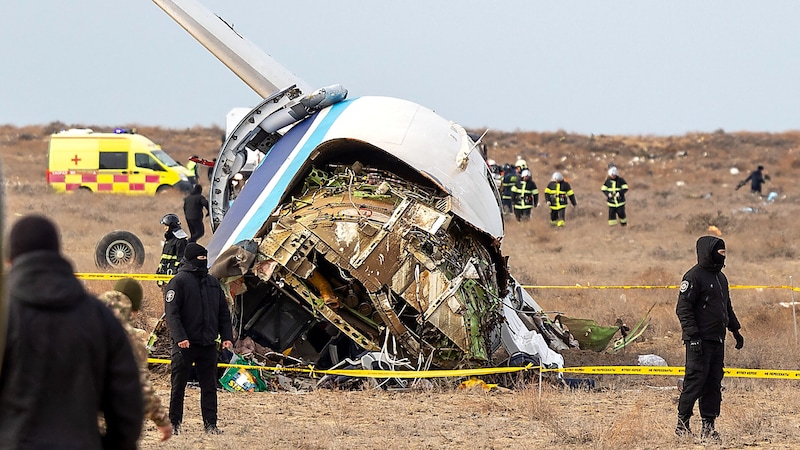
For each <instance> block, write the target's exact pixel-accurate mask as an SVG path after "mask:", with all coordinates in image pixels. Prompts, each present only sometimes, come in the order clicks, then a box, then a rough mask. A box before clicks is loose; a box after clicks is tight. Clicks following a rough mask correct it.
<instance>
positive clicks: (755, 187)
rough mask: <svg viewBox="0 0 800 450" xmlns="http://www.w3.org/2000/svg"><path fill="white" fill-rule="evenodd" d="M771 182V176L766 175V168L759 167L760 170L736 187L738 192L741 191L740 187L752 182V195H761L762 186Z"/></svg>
mask: <svg viewBox="0 0 800 450" xmlns="http://www.w3.org/2000/svg"><path fill="white" fill-rule="evenodd" d="M768 180H770V177H769V175H764V166H758V168H757V169H756V170H754V171H752V172H750V175H748V177H747V178H745V179H744V180H742V181H740V182H739V184H737V185H736V190H739V188H740V187H742V186H744V185H745V184H747V182H748V181H749V182H750V193H751V194H758V195H759V196H760V195H761V185H762V184H764V183H766V182H767V181H768Z"/></svg>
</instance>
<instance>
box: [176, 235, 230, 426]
mask: <svg viewBox="0 0 800 450" xmlns="http://www.w3.org/2000/svg"><path fill="white" fill-rule="evenodd" d="M207 254H208V252H207V251H206V249H205V248H203V246H201V245H199V244H197V243H194V242H191V243H189V244H188V245H187V246H186V253H185V254H184V258H183V261H181V265H180V268H179V269H178V273H177V275H175V276H174V277H173V278H172V280H170V281H169V283H168V284H167V290H166V293H165V294H164V302H165V304H164V310H165V311H166V315H167V323H168V324H169V334H170V338H171V339H172V364H171V368H172V377H171V381H172V391H171V392H170V399H169V418H170V421H171V422H172V427H173V430H174V434H179V433H180V432H181V431H182V430H181V422H182V421H183V399H184V395H185V391H186V382H187V380H188V378H189V368H190V367H191V366H192V363H194V364H195V368H196V369H197V379H198V381H199V382H200V409H201V411H202V415H203V426H204V427H205V431H206V433H209V434H220V433H221V431H220V430H219V428H217V377H216V366H217V344H216V340H217V337H218V336H219V337H220V340H221V341H222V346H223V347H224V348H231V346H232V344H231V341H232V340H233V329H232V326H231V313H230V310H229V309H228V302H227V300H226V299H225V294H224V293H223V292H222V288H221V287H220V285H219V281H217V279H216V278H214V277H212V276H211V275H209V274H208V266H207V265H208V260H207Z"/></svg>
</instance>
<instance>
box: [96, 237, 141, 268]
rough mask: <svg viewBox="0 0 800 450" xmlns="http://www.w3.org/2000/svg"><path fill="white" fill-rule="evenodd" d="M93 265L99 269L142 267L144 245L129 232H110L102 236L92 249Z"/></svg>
mask: <svg viewBox="0 0 800 450" xmlns="http://www.w3.org/2000/svg"><path fill="white" fill-rule="evenodd" d="M94 263H95V265H96V266H97V267H99V268H101V269H109V268H122V267H142V265H143V264H144V245H142V241H141V240H139V238H138V237H136V235H135V234H133V233H131V232H129V231H122V230H116V231H112V232H111V233H108V234H107V235H105V236H103V238H102V239H100V242H98V243H97V246H96V247H95V248H94Z"/></svg>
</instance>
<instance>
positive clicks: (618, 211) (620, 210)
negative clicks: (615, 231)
mask: <svg viewBox="0 0 800 450" xmlns="http://www.w3.org/2000/svg"><path fill="white" fill-rule="evenodd" d="M617 217H619V222H620V223H621V224H623V225H624V224H626V223H627V222H628V220H627V218H628V216H626V215H625V205H620V206H609V207H608V224H609V225H612V222H616V220H617Z"/></svg>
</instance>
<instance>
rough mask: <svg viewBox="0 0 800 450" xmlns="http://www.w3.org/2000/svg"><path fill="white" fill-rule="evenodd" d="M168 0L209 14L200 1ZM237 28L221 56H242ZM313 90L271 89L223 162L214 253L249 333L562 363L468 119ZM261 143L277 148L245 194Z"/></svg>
mask: <svg viewBox="0 0 800 450" xmlns="http://www.w3.org/2000/svg"><path fill="white" fill-rule="evenodd" d="M155 1H156V3H159V6H162V8H164V9H165V10H167V8H166V7H165V6H164V5H163V3H170V7H171V8H175V5H176V4H179V3H180V4H182V5H183V4H189V6H191V8H188V9H184V11H187V10H188V11H189V13H188V15H189V16H191V17H192V20H193V21H197V18H196V16H197V15H198V14H195V11H196V10H195V9H192V8H197V7H198V6H197V5H196V4H194V3H193V2H192V1H189V2H185V1H182V2H177V1H172V2H165V1H163V0H155ZM168 12H170V11H168ZM170 15H172V16H173V18H176V13H174V12H170ZM209 17H210V16H209ZM176 20H178V21H179V22H181V20H179V19H178V18H176ZM216 20H218V19H216ZM209 21H210V22H211V23H208V24H206V25H205V28H204V29H205V30H208V29H214V27H218V25H219V24H215V23H213V21H214V19H209ZM200 22H202V21H200ZM181 24H182V25H183V26H184V27H185V28H187V30H190V32H191V33H192V34H193V35H195V37H197V38H198V40H201V42H203V40H202V39H201V37H198V35H202V34H203V33H197V32H193V31H191V29H190V28H191V27H190V26H187V25H186V24H184V23H182V22H181ZM195 25H196V24H194V23H193V24H192V26H195ZM225 32H226V27H222V28H220V29H218V30H217V31H216V34H214V33H212V34H214V35H215V39H218V40H219V41H224V38H219V37H218V35H219V34H224V33H225ZM230 32H231V33H232V30H230ZM234 34H235V33H234ZM236 36H237V37H236V38H234V41H235V42H234V45H233V48H223V49H222V50H220V49H219V48H220V46H219V45H216V48H217V49H216V50H212V52H214V53H215V54H217V53H219V52H221V53H223V54H226V55H228V56H230V54H233V55H238V54H240V53H239V52H237V50H236V46H237V45H238V44H237V42H238V41H236V39H241V37H240V36H238V35H236ZM215 43H216V44H218V42H215ZM215 43H212V44H207V43H204V45H206V47H208V48H209V49H212V47H215V45H213V44H215ZM222 47H224V46H222ZM218 57H219V55H218ZM220 59H221V60H223V62H224V61H225V58H223V57H220ZM226 64H228V63H226ZM228 65H229V67H231V65H230V64H228ZM255 66H257V64H253V63H251V64H250V66H249V67H255ZM232 69H233V67H232ZM237 74H238V75H239V76H240V77H242V78H243V79H245V80H246V81H247V78H248V75H246V74H245V75H243V74H242V73H240V72H238V71H237ZM254 83H255V84H257V83H258V81H253V80H252V79H250V81H249V82H248V84H251V86H252V84H254ZM303 86H304V85H303V84H302V83H294V84H292V85H289V86H286V87H284V88H282V89H279V90H273V91H270V89H269V86H267V87H265V88H264V90H263V91H262V92H264V94H263V95H264V97H265V100H264V101H263V102H262V103H261V104H260V105H258V106H257V107H256V108H254V109H253V110H252V111H251V112H250V113H249V114H248V115H247V116H246V117H245V118H244V119H243V120H242V121H241V123H240V124H239V126H238V127H237V128H236V129H235V130H234V131H233V132H232V133H231V134H230V136H229V137H228V139H227V140H226V142H225V144H224V145H223V148H222V149H221V151H220V155H219V157H218V161H217V164H216V166H215V169H214V173H213V179H212V186H211V193H210V203H211V213H212V226H213V228H214V235H213V237H212V240H211V242H210V244H209V259H210V260H211V261H212V267H211V272H212V274H214V275H215V276H216V277H218V278H220V279H221V280H222V281H223V285H224V286H225V289H226V290H227V293H228V295H229V299H230V300H231V303H232V305H233V309H234V321H235V323H234V328H235V329H236V333H237V338H238V339H239V340H243V339H246V338H250V339H252V340H253V341H254V342H255V343H257V344H259V345H260V346H263V347H266V348H267V349H268V350H269V351H270V353H272V354H277V355H285V356H287V357H291V358H293V359H294V360H296V361H302V362H304V363H306V362H307V363H313V364H316V365H317V366H318V367H320V368H325V367H332V366H336V365H337V364H339V363H340V362H341V361H344V360H345V359H351V358H358V357H361V356H362V355H363V354H365V353H366V354H369V353H370V352H375V354H377V353H378V352H379V353H380V354H381V355H390V357H386V356H384V357H382V358H379V359H380V360H381V361H384V362H385V361H404V364H405V365H406V366H409V367H411V368H415V369H422V368H429V367H439V368H461V367H478V366H491V365H501V364H507V363H508V361H509V360H510V359H511V358H512V357H515V356H517V355H525V356H526V358H523V360H527V361H531V360H533V361H541V362H542V363H543V364H545V365H548V366H553V365H556V366H560V365H562V364H563V359H562V358H561V356H560V355H559V354H558V353H557V352H556V351H554V350H560V349H563V348H566V345H565V344H564V343H563V341H564V338H565V335H564V334H562V333H561V331H560V330H559V329H558V328H557V327H555V326H553V325H551V324H548V323H547V322H548V321H547V320H546V316H544V315H543V314H542V313H541V308H539V307H538V305H536V303H535V302H534V301H533V299H532V298H531V297H530V296H529V295H528V294H527V293H526V292H525V291H524V290H522V289H521V288H520V287H519V285H518V284H517V283H516V281H515V280H514V279H513V278H512V277H511V276H510V274H509V273H508V268H507V264H506V259H505V257H504V256H503V255H502V253H501V251H500V242H501V239H502V236H503V219H502V212H501V206H500V202H499V198H498V193H497V189H496V187H495V184H494V181H493V178H492V174H491V173H490V171H489V169H488V167H487V165H486V163H485V161H484V159H483V156H482V155H481V154H480V152H478V151H475V147H476V143H475V142H474V141H473V140H472V139H471V138H470V137H469V136H468V134H467V132H466V131H465V129H464V128H463V127H461V126H460V125H458V124H455V123H453V122H450V121H447V120H445V119H444V118H442V117H440V116H439V115H437V114H436V113H434V112H433V111H431V110H429V109H427V108H424V107H422V106H420V105H417V104H415V103H412V102H408V101H405V100H400V99H395V98H389V97H359V98H355V99H346V97H347V91H346V90H344V89H343V88H342V87H341V86H338V85H337V86H330V87H327V88H323V89H320V90H317V91H315V92H311V93H309V92H307V88H305V87H303ZM267 91H270V92H269V93H268V94H266V92H267ZM248 149H249V150H258V151H260V152H262V153H264V157H263V159H262V162H261V164H260V165H259V166H258V167H257V168H256V170H255V171H254V172H253V174H252V175H251V176H250V178H249V180H248V182H247V183H246V184H245V185H244V187H243V188H242V189H241V190H238V188H234V187H233V184H232V183H231V180H232V179H233V177H234V175H235V174H236V172H237V171H238V170H239V169H240V168H241V167H242V164H243V161H244V158H245V155H246V151H247V150H248ZM567 341H568V339H567ZM370 368H372V367H370Z"/></svg>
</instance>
